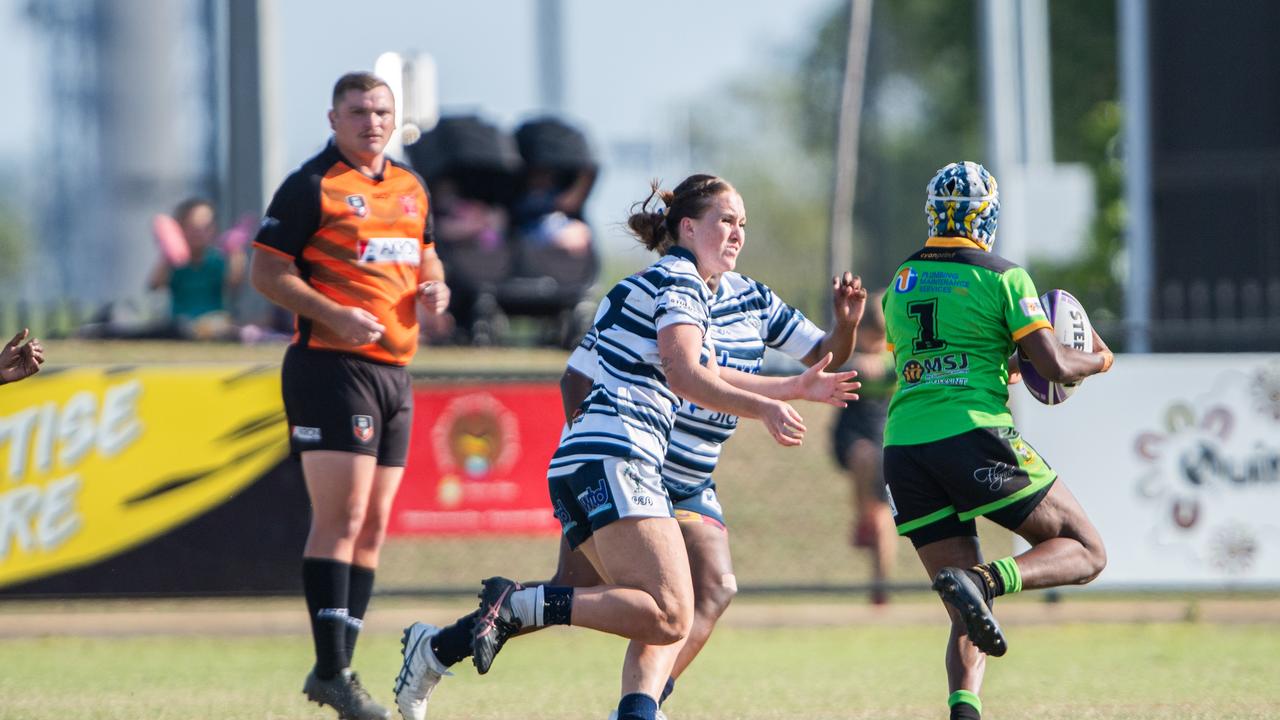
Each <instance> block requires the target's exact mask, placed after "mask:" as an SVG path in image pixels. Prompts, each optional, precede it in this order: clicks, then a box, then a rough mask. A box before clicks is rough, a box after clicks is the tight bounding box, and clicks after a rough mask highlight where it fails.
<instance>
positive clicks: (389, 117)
mask: <svg viewBox="0 0 1280 720" xmlns="http://www.w3.org/2000/svg"><path fill="white" fill-rule="evenodd" d="M332 99H333V108H332V109H331V110H330V111H329V125H330V127H331V128H332V129H333V138H332V140H331V141H330V143H329V144H328V145H327V146H326V147H325V149H324V150H323V151H321V152H320V154H318V155H316V156H315V157H313V158H311V159H310V160H308V161H307V162H306V163H304V164H303V165H302V167H301V168H299V169H298V170H296V171H295V172H294V173H293V174H291V175H290V176H289V177H288V178H286V179H285V181H284V183H283V184H282V185H281V186H280V189H279V190H277V191H276V194H275V197H274V198H273V199H272V200H271V205H270V207H269V208H268V209H267V216H266V218H265V219H264V221H263V223H262V229H261V230H260V231H259V233H258V237H257V240H256V242H255V246H256V248H257V251H256V252H255V253H254V257H253V263H252V268H251V273H250V274H251V278H252V281H253V286H254V287H255V288H256V289H257V290H258V291H259V292H261V293H262V294H263V295H265V296H266V297H267V298H268V299H269V300H271V301H272V302H274V303H276V304H277V305H280V306H281V307H283V308H286V309H288V310H290V311H292V312H294V313H295V314H296V315H297V318H298V319H297V334H296V335H295V336H294V340H293V343H292V344H291V345H290V346H289V349H288V350H287V351H286V352H285V357H284V364H283V367H282V369H281V381H282V383H281V384H282V390H283V394H284V406H285V413H286V414H287V415H288V419H289V430H290V435H289V442H290V446H291V449H292V451H293V453H294V454H295V455H297V456H299V457H300V458H301V461H302V473H303V476H304V479H305V481H306V485H307V496H308V498H309V499H310V500H311V529H310V533H309V534H308V535H307V544H306V547H305V548H304V549H303V558H302V580H303V591H304V594H305V595H306V600H307V611H308V614H309V615H310V618H311V633H312V640H313V642H314V645H315V658H316V661H315V666H314V667H313V668H312V670H311V672H310V673H309V674H308V675H307V678H306V680H305V683H304V685H303V692H304V693H305V694H306V696H307V697H308V698H309V699H310V700H313V701H315V702H317V703H320V704H322V705H329V706H331V707H333V708H334V709H335V710H337V711H338V715H339V716H340V717H342V718H343V719H344V720H379V719H381V718H388V717H390V715H391V714H390V712H388V711H387V709H386V708H384V707H382V706H381V705H379V704H378V703H376V702H374V700H373V699H372V698H371V697H370V696H369V693H368V691H366V690H365V689H364V687H363V686H362V685H361V683H360V681H359V678H358V677H357V676H356V674H355V673H354V672H353V671H352V670H351V667H350V665H351V656H352V654H353V653H354V652H355V645H356V639H357V637H358V634H359V631H360V628H361V626H362V625H363V619H364V616H365V611H366V610H367V609H368V605H369V600H370V597H371V596H372V593H373V579H374V572H375V570H376V569H377V567H378V559H379V555H380V552H381V549H382V543H383V540H384V539H385V538H386V532H387V523H388V521H389V519H390V514H391V503H392V500H394V498H395V495H396V490H397V489H398V488H399V487H400V479H401V477H403V475H404V465H405V461H406V459H407V457H408V453H409V431H410V427H411V426H412V423H413V387H412V381H411V379H410V377H409V371H408V369H407V368H406V367H405V366H406V365H408V363H409V361H410V360H411V359H412V358H413V355H414V353H415V352H416V351H417V348H418V321H417V312H416V311H417V309H418V306H419V305H420V306H422V308H423V309H424V310H426V311H427V312H431V313H436V314H439V313H441V312H443V311H444V309H445V307H446V306H447V305H448V301H449V290H448V287H447V286H446V285H445V284H444V282H443V280H444V269H443V266H442V265H441V263H440V259H439V258H438V257H437V256H436V251H435V247H434V243H433V237H432V233H431V222H430V210H431V206H430V199H429V197H428V195H427V190H426V186H425V185H424V184H423V182H422V179H421V178H419V177H418V176H417V175H416V174H415V173H413V172H412V171H411V170H409V169H408V168H406V167H404V166H402V165H400V164H398V163H396V162H394V161H392V160H391V159H390V158H388V157H386V156H385V155H384V154H383V150H384V149H385V147H386V144H387V141H388V140H390V139H391V133H392V131H393V130H395V98H394V97H393V96H392V94H391V89H390V88H389V87H388V86H387V83H386V82H385V81H383V80H382V79H381V78H379V77H377V76H375V75H372V74H369V73H363V72H357V73H348V74H346V75H343V76H342V77H341V78H339V79H338V81H337V83H336V84H335V85H334V89H333V98H332Z"/></svg>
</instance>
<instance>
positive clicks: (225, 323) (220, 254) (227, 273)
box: [147, 198, 249, 340]
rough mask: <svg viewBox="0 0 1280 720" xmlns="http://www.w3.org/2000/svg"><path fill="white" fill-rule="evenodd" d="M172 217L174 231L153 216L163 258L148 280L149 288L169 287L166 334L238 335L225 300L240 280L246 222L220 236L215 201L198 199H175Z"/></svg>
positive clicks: (200, 337) (199, 337) (208, 337)
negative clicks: (175, 204)
mask: <svg viewBox="0 0 1280 720" xmlns="http://www.w3.org/2000/svg"><path fill="white" fill-rule="evenodd" d="M173 221H174V222H175V223H176V230H177V231H178V232H177V233H176V234H175V232H174V226H173V225H172V224H170V223H169V222H167V221H166V219H165V218H163V217H159V218H157V220H156V224H155V231H156V242H157V245H158V246H159V247H160V250H161V258H160V260H159V261H158V262H157V263H156V265H155V267H154V268H153V269H152V271H151V275H150V276H149V277H148V280H147V287H148V288H149V289H152V290H160V289H165V288H167V289H168V290H169V297H170V307H171V309H170V319H169V324H168V328H167V329H168V333H167V334H168V335H169V336H171V337H179V338H189V339H197V340H214V339H234V338H238V336H239V329H238V328H237V327H235V325H233V324H232V322H231V314H230V312H228V309H227V298H228V295H229V294H230V293H232V292H234V291H235V290H236V289H237V288H239V287H240V285H241V284H242V283H243V281H244V273H245V253H244V244H245V241H246V240H247V239H248V236H249V230H247V229H246V228H244V227H242V225H245V224H247V223H246V221H244V220H242V222H241V223H240V224H238V225H237V226H236V227H235V228H233V229H232V230H230V231H228V232H227V233H224V234H223V235H222V237H220V238H219V237H218V235H217V225H216V222H215V217H214V207H213V203H212V202H211V201H209V200H205V199H202V198H189V199H187V200H183V201H182V202H181V203H179V204H178V207H177V208H175V209H174V212H173ZM215 240H220V241H221V242H220V243H218V242H215ZM180 243H181V244H180ZM183 244H185V247H184V245H183ZM162 334H163V333H162Z"/></svg>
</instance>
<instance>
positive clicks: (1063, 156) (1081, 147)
mask: <svg viewBox="0 0 1280 720" xmlns="http://www.w3.org/2000/svg"><path fill="white" fill-rule="evenodd" d="M1116 33H1117V29H1116V7H1115V0H1079V2H1074V3H1049V42H1050V45H1051V46H1052V57H1053V66H1052V70H1051V72H1052V75H1053V91H1054V92H1053V98H1054V99H1053V115H1054V128H1053V130H1054V133H1053V134H1054V154H1055V156H1056V159H1057V160H1058V161H1059V162H1080V163H1085V164H1086V165H1088V166H1089V168H1090V170H1092V171H1093V179H1094V192H1095V210H1094V218H1093V224H1092V226H1091V227H1090V229H1089V237H1088V238H1087V240H1086V242H1085V245H1084V251H1083V252H1082V254H1081V256H1080V257H1078V258H1076V259H1074V260H1072V261H1071V262H1066V263H1049V262H1039V263H1035V264H1033V265H1032V267H1031V268H1030V270H1031V272H1032V273H1033V275H1034V277H1035V278H1036V283H1037V285H1038V287H1040V288H1041V289H1044V290H1047V289H1050V288H1068V289H1070V291H1071V292H1072V294H1074V295H1075V296H1076V297H1078V298H1079V299H1080V302H1082V303H1083V304H1084V306H1085V307H1086V308H1088V309H1089V317H1090V319H1091V320H1092V321H1093V322H1094V323H1095V324H1096V325H1098V326H1099V329H1100V330H1101V331H1102V332H1103V333H1104V334H1105V335H1107V338H1108V340H1107V341H1108V343H1110V344H1111V345H1112V347H1113V348H1115V349H1121V348H1122V346H1123V340H1124V338H1123V335H1122V333H1120V332H1117V331H1115V330H1114V329H1113V328H1116V327H1117V326H1116V323H1118V322H1119V320H1120V318H1121V317H1122V316H1123V313H1124V275H1125V266H1124V261H1123V260H1124V223H1125V205H1124V162H1123V159H1122V158H1121V157H1120V155H1119V148H1120V145H1121V143H1120V138H1121V131H1122V130H1123V127H1122V126H1123V114H1122V111H1121V108H1120V104H1119V102H1118V101H1117V98H1118V97H1119V85H1118V79H1117V67H1116V56H1117V52H1118V47H1117V34H1116Z"/></svg>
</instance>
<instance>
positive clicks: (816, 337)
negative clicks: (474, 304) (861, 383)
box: [549, 272, 878, 705]
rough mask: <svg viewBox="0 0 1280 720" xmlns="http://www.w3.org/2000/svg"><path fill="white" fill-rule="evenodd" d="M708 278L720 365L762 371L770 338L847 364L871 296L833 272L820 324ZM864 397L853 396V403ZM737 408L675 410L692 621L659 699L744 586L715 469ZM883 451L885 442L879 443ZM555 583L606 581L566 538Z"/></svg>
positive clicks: (591, 355) (574, 385)
mask: <svg viewBox="0 0 1280 720" xmlns="http://www.w3.org/2000/svg"><path fill="white" fill-rule="evenodd" d="M707 285H708V287H709V288H711V290H712V292H713V293H714V294H715V295H714V298H713V300H712V302H711V306H710V309H711V327H710V331H709V332H708V337H709V338H710V340H711V342H712V345H713V347H714V349H715V351H716V361H717V362H718V363H719V364H720V366H721V367H727V368H733V369H735V370H740V371H742V372H748V373H758V372H759V371H760V368H761V367H762V366H763V364H764V352H765V348H766V347H770V348H774V349H775V350H779V351H781V352H783V353H785V354H787V355H790V356H791V357H793V358H795V359H796V360H800V361H802V362H804V363H805V364H806V365H810V366H812V365H814V364H815V363H817V362H818V361H820V360H822V359H823V358H825V357H826V356H827V354H828V353H830V354H831V361H830V362H831V364H832V365H841V364H843V363H844V361H845V360H846V359H848V357H849V354H850V353H851V352H852V350H853V347H854V344H855V343H856V342H857V340H856V338H857V335H858V324H859V322H860V321H861V318H862V315H863V308H864V306H865V305H866V302H867V292H866V290H865V289H863V287H862V279H861V278H859V277H857V276H855V275H854V274H853V273H850V272H846V273H844V274H843V275H841V276H839V277H835V278H832V281H831V302H832V309H833V317H834V318H835V323H834V324H833V326H832V328H831V330H830V331H828V332H826V333H823V331H822V329H821V328H819V327H818V326H817V325H814V324H813V323H812V322H811V321H810V320H809V319H808V318H806V317H805V316H804V314H803V313H801V312H800V311H799V310H797V309H795V308H793V307H791V306H790V305H788V304H786V303H785V302H783V301H782V299H781V298H779V297H778V296H777V294H775V293H774V292H773V290H772V289H770V288H769V287H768V286H767V285H765V284H764V283H762V282H760V281H758V280H753V279H752V278H749V277H747V276H745V275H741V274H739V273H736V272H726V273H722V274H721V275H719V276H718V277H712V278H710V279H709V280H708V282H707ZM595 344H596V338H595V337H594V336H593V335H592V334H591V332H590V331H589V332H588V334H587V336H586V337H585V338H583V341H582V343H581V344H580V345H579V347H578V348H577V349H576V350H575V351H574V353H573V354H572V355H571V356H570V358H569V367H568V369H566V370H565V373H564V375H563V376H562V377H561V379H560V389H561V397H562V398H563V399H564V403H565V417H566V418H567V419H570V420H572V417H573V415H574V414H575V413H576V412H577V411H578V409H579V406H580V405H581V404H582V402H583V400H585V399H586V397H587V395H588V393H589V392H590V390H591V387H592V384H593V373H594V372H595V368H596V357H595V352H594V347H595ZM856 404H857V403H849V405H850V406H853V405H856ZM737 426H738V418H737V417H735V416H733V415H728V414H726V413H723V412H715V411H712V410H708V409H706V408H702V407H699V406H697V405H695V404H692V403H688V402H684V403H681V404H680V408H679V409H678V410H677V411H676V423H675V425H674V427H673V428H672V430H671V440H670V444H669V445H668V446H667V454H666V457H665V458H664V460H663V463H662V482H663V484H664V485H665V486H666V488H667V493H668V494H669V495H670V497H671V501H672V503H674V505H675V515H676V519H677V520H678V521H680V531H681V533H682V534H683V535H684V545H685V550H686V551H687V552H688V554H689V566H690V571H691V573H692V577H693V594H694V617H693V628H692V629H691V630H690V632H689V637H688V639H686V640H685V644H684V647H683V648H682V649H681V650H680V655H679V656H678V657H677V658H676V662H675V665H674V667H673V668H672V670H671V677H670V678H668V680H667V684H666V687H665V688H663V692H662V695H661V696H660V697H659V698H658V703H659V705H661V704H662V702H664V701H665V700H666V699H667V698H668V697H669V696H670V695H671V693H672V692H673V691H674V689H675V684H676V680H677V679H678V678H679V677H680V675H681V674H682V673H683V672H684V670H685V669H686V668H687V667H688V666H689V664H690V663H692V662H693V660H694V658H695V657H697V656H698V653H699V652H700V651H701V650H702V648H703V647H704V646H705V645H706V643H707V640H708V639H710V637H711V632H712V631H713V630H714V629H715V626H716V622H717V621H719V619H720V616H721V615H723V614H724V611H725V610H726V609H727V608H728V607H729V603H730V601H732V600H733V597H734V595H735V594H736V593H737V590H738V582H737V578H736V577H735V575H734V573H733V562H732V558H731V555H730V552H729V529H728V526H727V525H726V522H725V517H724V510H723V508H722V507H721V505H720V500H719V496H718V495H717V494H716V482H715V480H714V479H712V473H713V472H714V471H715V467H716V465H717V464H718V463H719V460H720V454H721V452H722V449H723V446H724V444H725V443H726V442H728V440H729V438H730V437H731V436H732V435H733V432H734V430H736V429H737ZM877 452H878V448H877ZM549 582H550V583H551V584H553V585H559V584H563V585H574V586H583V585H595V584H597V583H599V577H598V576H597V575H596V573H595V571H594V569H593V568H592V567H591V563H590V562H589V561H588V559H587V558H586V557H585V556H583V554H582V553H579V552H573V550H572V549H571V548H570V547H569V544H568V542H567V541H565V540H563V539H562V540H561V543H560V558H559V562H558V567H557V571H556V576H555V577H554V578H552V579H551V580H550V581H549Z"/></svg>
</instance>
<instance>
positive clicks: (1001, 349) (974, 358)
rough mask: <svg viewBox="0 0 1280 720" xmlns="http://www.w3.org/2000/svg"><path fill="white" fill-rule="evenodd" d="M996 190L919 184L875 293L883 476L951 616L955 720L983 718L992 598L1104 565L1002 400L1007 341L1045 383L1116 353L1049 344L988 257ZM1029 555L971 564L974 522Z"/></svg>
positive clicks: (962, 181)
mask: <svg viewBox="0 0 1280 720" xmlns="http://www.w3.org/2000/svg"><path fill="white" fill-rule="evenodd" d="M999 210H1000V196H999V192H998V190H997V188H996V181H995V178H993V177H992V176H991V174H990V173H989V172H987V170H986V168H984V167H982V166H981V165H979V164H977V163H973V162H960V163H952V164H950V165H947V166H946V167H944V168H942V169H941V170H939V171H938V173H937V174H936V175H935V176H934V177H933V180H931V181H930V183H929V187H928V199H927V201H926V203H925V215H926V217H927V218H928V224H929V237H928V240H927V241H926V242H925V246H924V248H923V249H921V250H920V251H919V252H917V253H916V254H914V255H912V256H911V257H909V258H907V260H906V261H905V262H903V263H902V265H901V266H900V267H899V268H898V272H897V275H896V277H895V279H894V280H893V282H892V283H891V284H890V286H889V289H888V291H887V292H886V293H885V295H884V300H883V305H884V315H885V324H886V333H887V341H888V345H889V347H890V349H892V350H893V353H894V361H895V370H896V373H897V378H898V387H897V391H896V392H895V393H894V396H893V399H892V400H891V401H890V404H889V417H888V420H887V422H886V425H885V438H884V443H885V448H884V475H885V482H886V483H887V485H888V488H889V493H890V506H891V507H892V508H893V513H894V521H895V523H896V524H897V527H898V534H900V535H905V536H907V537H908V538H910V540H911V542H912V544H913V545H914V546H915V548H916V552H917V553H918V554H919V556H920V561H921V562H922V563H923V564H924V567H925V570H926V571H927V572H928V573H929V576H930V577H931V578H933V588H934V589H935V590H937V591H938V594H939V595H940V596H941V597H942V599H943V601H944V603H945V605H946V607H947V612H948V613H949V614H950V616H951V637H950V639H949V640H948V645H947V652H946V668H947V682H948V685H949V689H950V691H951V695H950V697H949V698H948V705H949V706H950V708H951V718H952V720H975V719H976V718H979V717H981V710H982V703H981V701H980V700H979V699H978V692H979V689H980V687H981V683H982V675H983V671H984V668H985V661H986V655H987V654H990V655H997V656H999V655H1003V654H1004V652H1005V650H1006V648H1007V645H1006V643H1005V639H1004V635H1003V634H1002V633H1001V631H1000V627H999V625H998V624H997V623H996V620H995V617H994V616H993V615H992V614H991V606H992V603H993V601H994V599H995V598H996V597H997V596H999V595H1004V594H1008V593H1013V592H1018V591H1019V590H1031V589H1037V588H1048V587H1055V586H1058V585H1068V584H1083V583H1087V582H1089V581H1090V580H1092V579H1093V578H1095V577H1097V576H1098V574H1099V573H1100V572H1102V568H1103V567H1104V566H1105V565H1106V550H1105V549H1104V548H1103V546H1102V538H1101V537H1099V536H1098V531H1097V530H1096V529H1095V528H1094V527H1093V524H1092V523H1091V522H1089V518H1088V517H1087V516H1086V515H1085V513H1084V510H1083V509H1082V508H1081V507H1080V504H1079V503H1078V502H1076V499H1075V498H1074V497H1073V496H1072V495H1071V492H1070V491H1069V490H1067V488H1066V486H1065V485H1064V484H1063V483H1061V482H1055V481H1056V479H1057V474H1056V473H1054V472H1053V470H1052V469H1051V468H1050V467H1049V465H1048V464H1047V463H1045V461H1044V460H1043V459H1042V458H1041V457H1040V455H1039V454H1038V453H1037V452H1036V451H1035V450H1034V449H1033V448H1032V447H1031V446H1030V445H1029V444H1028V443H1027V442H1026V441H1024V440H1023V439H1022V437H1021V436H1020V435H1019V434H1018V431H1017V430H1016V429H1015V428H1014V426H1013V416H1012V415H1010V413H1009V409H1008V407H1007V402H1008V399H1009V390H1008V385H1009V381H1010V369H1009V359H1010V357H1011V356H1012V355H1013V353H1014V350H1015V345H1016V346H1018V347H1021V348H1022V350H1023V351H1024V352H1025V353H1026V354H1027V356H1028V357H1029V358H1030V359H1031V362H1032V364H1033V365H1035V368H1036V370H1037V371H1039V372H1040V374H1041V375H1043V376H1044V377H1045V378H1046V379H1048V380H1051V381H1054V382H1076V381H1079V380H1082V379H1084V378H1086V377H1088V376H1090V375H1094V374H1096V373H1101V372H1106V371H1107V370H1108V369H1110V367H1111V363H1112V361H1113V359H1114V356H1113V355H1112V354H1111V351H1110V350H1109V349H1107V346H1106V344H1105V343H1103V341H1102V338H1100V337H1098V335H1097V333H1096V332H1095V333H1094V336H1093V347H1094V348H1096V350H1095V352H1093V353H1086V352H1080V351H1078V350H1074V349H1072V348H1069V347H1066V346H1063V345H1061V344H1059V343H1058V340H1057V338H1056V337H1055V336H1054V334H1053V330H1052V327H1051V326H1050V324H1049V321H1048V319H1047V318H1046V317H1045V314H1044V309H1043V308H1041V306H1040V301H1039V298H1038V295H1037V293H1036V289H1035V285H1034V284H1033V283H1032V282H1031V277H1030V276H1029V275H1027V272H1026V271H1025V270H1023V269H1022V268H1020V267H1018V266H1017V265H1014V264H1013V263H1011V262H1009V261H1007V260H1005V259H1003V258H1001V257H999V256H997V255H995V254H993V253H992V252H991V246H992V244H993V243H994V242H995V234H996V219H997V216H998V214H999ZM978 516H985V517H986V518H987V519H989V520H992V521H994V522H996V523H998V524H1000V525H1002V526H1004V527H1006V528H1008V529H1010V530H1012V531H1014V532H1016V533H1017V534H1018V535H1020V536H1022V537H1023V538H1024V539H1025V540H1026V541H1027V542H1028V543H1029V544H1030V545H1031V549H1030V550H1028V551H1026V552H1025V553H1022V554H1021V555H1018V556H1017V557H1006V558H1001V559H999V560H996V561H994V562H991V563H986V564H983V562H982V550H981V548H980V547H979V545H978V534H977V530H976V526H975V523H974V519H975V518H977V517H978Z"/></svg>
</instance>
